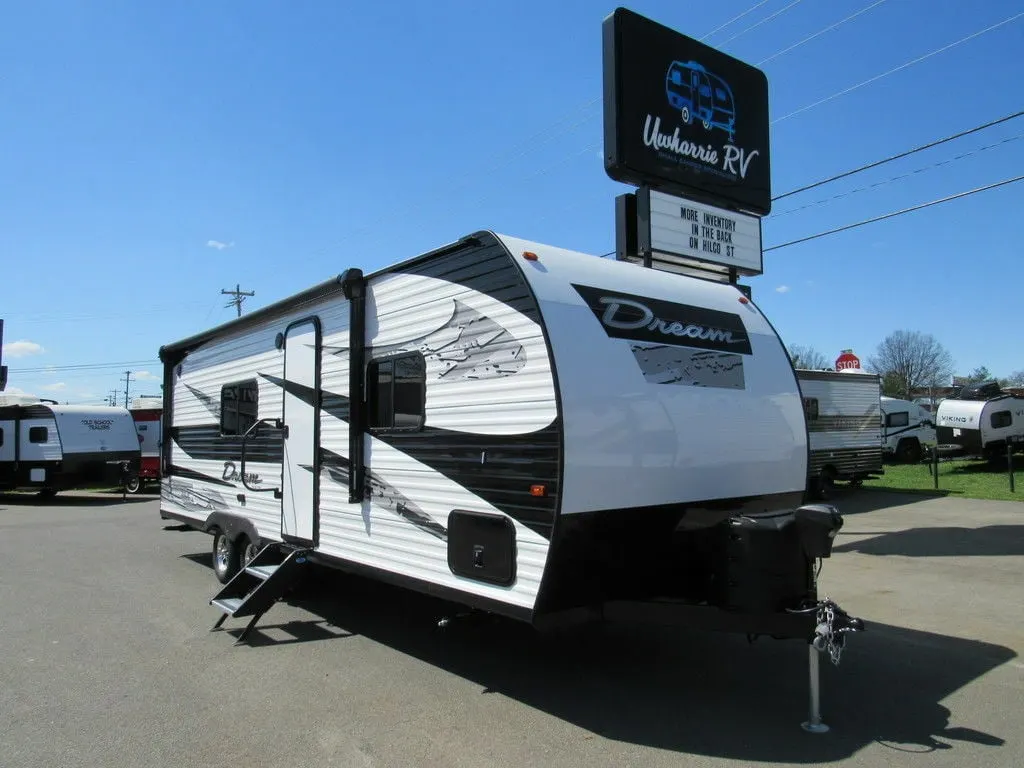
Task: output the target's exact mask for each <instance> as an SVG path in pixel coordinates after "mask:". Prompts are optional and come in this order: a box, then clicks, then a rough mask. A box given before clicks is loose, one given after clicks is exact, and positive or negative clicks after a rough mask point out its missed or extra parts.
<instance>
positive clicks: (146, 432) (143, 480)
mask: <svg viewBox="0 0 1024 768" xmlns="http://www.w3.org/2000/svg"><path fill="white" fill-rule="evenodd" d="M163 404H164V401H163V398H162V397H146V396H143V397H137V398H135V399H134V400H133V401H132V405H131V408H130V409H129V410H130V411H131V414H132V419H134V421H135V431H136V432H137V433H138V435H139V448H140V449H141V450H142V463H141V465H140V467H139V474H138V476H137V477H136V478H134V479H133V480H132V481H131V482H129V483H128V486H127V491H128V493H138V492H139V491H141V490H142V489H143V488H145V486H146V485H147V484H150V483H159V482H160V442H161V429H162V424H163V422H162V421H161V420H160V414H161V411H162V408H163Z"/></svg>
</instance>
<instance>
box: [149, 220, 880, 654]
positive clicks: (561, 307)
mask: <svg viewBox="0 0 1024 768" xmlns="http://www.w3.org/2000/svg"><path fill="white" fill-rule="evenodd" d="M160 358H161V360H162V361H163V364H164V391H165V393H166V396H165V405H164V411H163V422H164V435H165V440H164V443H163V448H162V475H163V477H162V484H161V516H163V517H164V518H169V519H175V520H178V521H181V522H183V523H186V524H187V525H189V526H192V527H194V528H196V529H198V530H202V531H206V532H208V533H210V534H212V535H213V552H214V564H215V574H216V576H217V578H218V579H219V580H220V581H221V582H222V583H224V584H225V586H224V587H223V588H222V590H221V591H220V592H219V593H218V594H217V595H216V596H215V597H214V598H213V600H212V601H211V603H212V604H213V605H214V606H215V607H217V608H218V609H219V610H221V611H222V612H223V615H222V616H221V618H220V620H218V622H217V626H219V625H220V623H221V622H222V621H223V620H224V618H225V617H227V616H234V617H249V618H251V620H250V623H249V627H247V628H246V632H248V629H249V628H251V627H252V625H253V624H254V623H255V621H256V620H257V619H258V618H259V617H260V615H262V613H263V612H264V611H266V610H267V609H268V608H269V607H270V606H271V605H272V604H273V602H274V601H275V600H276V599H277V598H278V597H279V596H280V595H281V594H282V593H283V591H284V590H285V589H286V588H288V586H289V584H291V581H292V579H293V578H294V576H295V574H296V573H297V572H298V571H300V570H301V567H302V565H303V564H305V563H307V562H316V563H321V564H324V565H329V566H334V567H337V568H341V569H344V570H349V571H353V572H357V573H361V574H365V575H368V576H371V577H373V578H377V579H381V580H384V581H387V582H391V583H395V584H399V585H403V586H406V587H409V588H412V589H416V590H420V591H423V592H427V593H431V594H434V595H438V596H441V597H445V598H448V599H451V600H454V601H456V602H459V603H462V604H465V605H469V606H472V607H475V608H479V609H483V610H486V611H490V612H493V613H497V614H502V615H505V616H510V617H514V618H517V619H521V620H524V621H527V622H531V623H532V624H533V625H534V626H535V627H538V628H548V627H552V626H556V625H560V624H565V623H572V622H576V621H582V620H586V619H602V618H603V619H614V620H629V621H643V620H646V621H657V622H659V623H664V622H667V623H677V624H684V625H687V626H694V627H704V628H715V629H721V630H728V631H736V632H748V633H751V632H752V633H767V634H772V635H777V636H790V637H802V638H806V639H809V638H811V637H813V636H814V632H815V627H816V626H817V624H816V619H815V616H816V613H815V611H816V608H815V607H814V606H815V605H816V604H817V603H816V601H817V595H816V588H815V583H816V582H815V565H816V563H817V561H818V560H819V559H820V558H822V557H827V556H828V554H829V552H830V551H831V543H832V539H833V537H834V535H835V533H836V531H837V530H838V529H839V527H840V526H841V525H842V518H841V517H840V516H839V514H838V513H837V512H836V511H835V510H834V509H832V508H831V507H825V506H809V507H801V506H800V505H801V501H802V497H803V493H804V487H805V484H806V476H807V433H806V430H805V428H804V417H803V411H802V409H801V401H800V390H799V387H798V385H797V381H796V377H795V375H794V372H793V369H792V367H791V365H790V363H789V358H788V355H787V353H786V351H785V348H784V347H783V345H782V342H781V341H780V340H779V338H778V336H777V335H776V333H775V331H774V330H773V328H772V326H771V325H770V324H769V322H768V321H767V319H766V318H765V317H764V316H763V315H762V313H761V312H760V310H759V309H758V308H757V307H756V306H755V305H754V304H753V303H752V302H750V301H749V300H748V299H747V298H746V297H745V296H743V295H742V293H741V292H740V291H739V290H738V289H737V287H736V286H735V285H730V284H726V283H716V282H712V281H708V280H702V279H697V278H693V277H688V276H684V275H677V274H670V273H665V272H659V271H656V270H653V269H650V268H645V267H643V266H638V265H634V264H630V263H627V262H621V261H611V260H607V259H601V258H596V257H593V256H588V255H585V254H580V253H575V252H571V251H567V250H562V249H559V248H553V247H549V246H544V245H540V244H537V243H531V242H526V241H523V240H518V239H515V238H511V237H504V236H498V235H495V234H492V233H489V232H479V233H476V234H474V235H471V236H469V237H466V238H464V239H462V240H460V241H458V242H456V243H453V244H451V245H447V246H445V247H443V248H440V249H438V250H436V251H433V252H431V253H427V254H425V255H423V256H420V257H417V258H414V259H412V260H410V261H406V262H403V263H400V264H398V265H396V266H393V267H389V268H387V269H383V270H381V271H379V272H376V273H374V274H371V275H366V276H364V275H363V273H362V272H361V271H360V270H359V269H349V270H347V271H346V272H344V273H343V274H342V275H340V276H338V277H336V278H333V279H331V280H328V281H327V282H324V283H321V284H320V285H317V286H314V287H312V288H310V289H309V290H307V291H304V292H303V293H300V294H298V295H296V296H293V297H291V298H289V299H285V300H283V301H281V302H278V303H277V304H273V305H271V306H269V307H266V308H263V309H260V310H258V311H255V312H252V313H250V314H248V315H245V316H244V317H241V318H238V319H236V320H233V321H232V322H230V323H228V324H226V325H223V326H221V327H218V328H214V329H212V330H209V331H206V332H203V333H200V334H198V335H196V336H193V337H191V338H188V339H184V340H182V341H179V342H176V343H173V344H169V345H167V346H165V347H163V348H162V349H161V350H160ZM874 418H875V420H876V429H875V434H876V446H877V445H878V437H877V432H878V430H877V420H878V412H877V407H876V409H875V411H874ZM801 609H803V612H802V613H794V612H793V611H798V610H801ZM244 635H245V633H244V632H243V637H244Z"/></svg>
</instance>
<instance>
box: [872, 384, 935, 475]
mask: <svg viewBox="0 0 1024 768" xmlns="http://www.w3.org/2000/svg"><path fill="white" fill-rule="evenodd" d="M881 406H882V451H883V453H884V454H885V455H886V456H889V457H892V458H895V459H896V461H900V462H904V463H911V464H912V463H916V462H918V461H920V460H921V457H922V456H923V455H924V449H925V447H927V446H931V445H934V444H935V424H934V422H933V420H932V419H933V417H932V414H931V413H930V412H929V411H928V409H927V408H924V407H922V406H920V405H918V404H917V403H913V402H911V401H909V400H899V399H897V398H895V397H886V396H884V395H883V396H882V399H881Z"/></svg>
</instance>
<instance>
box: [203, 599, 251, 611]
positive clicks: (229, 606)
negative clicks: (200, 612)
mask: <svg viewBox="0 0 1024 768" xmlns="http://www.w3.org/2000/svg"><path fill="white" fill-rule="evenodd" d="M244 601H245V598H243V597H222V598H219V599H218V598H214V599H213V600H211V601H210V605H213V606H216V607H217V608H220V609H221V610H222V611H224V613H226V614H233V613H234V612H235V611H237V610H238V608H239V606H240V605H241V604H242V603H243V602H244Z"/></svg>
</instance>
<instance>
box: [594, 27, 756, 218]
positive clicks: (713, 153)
mask: <svg viewBox="0 0 1024 768" xmlns="http://www.w3.org/2000/svg"><path fill="white" fill-rule="evenodd" d="M603 37H604V148H605V150H604V151H605V161H604V163H605V171H606V172H607V173H608V175H609V176H610V177H611V178H613V179H615V180H616V181H622V182H625V183H627V184H637V185H643V184H649V185H650V186H654V187H659V188H662V189H664V190H665V191H668V192H672V193H675V194H682V195H686V196H689V197H698V198H701V199H704V200H707V201H709V202H712V203H720V204H723V205H725V206H727V207H731V208H738V209H742V210H748V211H751V212H754V213H757V214H761V215H767V214H768V213H769V212H771V207H772V202H771V198H772V193H771V170H770V164H769V155H768V80H767V78H766V77H765V75H764V73H763V72H762V71H761V70H759V69H757V68H755V67H752V66H750V65H749V64H745V63H743V62H742V61H739V60H738V59H734V58H733V57H731V56H728V55H726V54H724V53H722V52H721V51H717V50H715V49H714V48H710V47H708V46H706V45H704V44H703V43H700V42H698V41H696V40H693V39H692V38H689V37H687V36H686V35H682V34H680V33H678V32H676V31H674V30H672V29H669V28H668V27H664V26H662V25H661V24H658V23H656V22H654V21H651V20H650V19H647V18H644V17H643V16H640V15H638V14H636V13H633V12H632V11H629V10H627V9H625V8H618V9H616V10H615V12H614V13H613V14H612V15H610V16H609V17H608V18H606V19H605V21H604V29H603Z"/></svg>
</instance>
